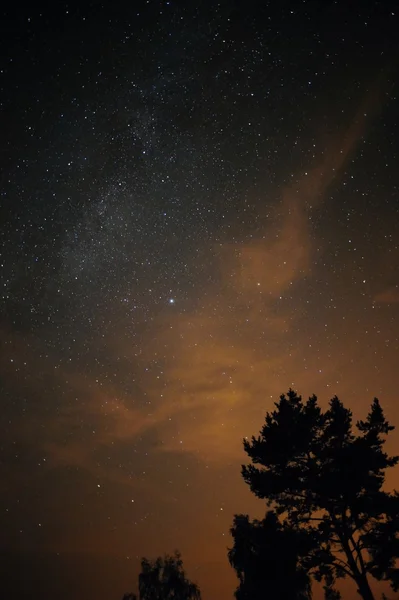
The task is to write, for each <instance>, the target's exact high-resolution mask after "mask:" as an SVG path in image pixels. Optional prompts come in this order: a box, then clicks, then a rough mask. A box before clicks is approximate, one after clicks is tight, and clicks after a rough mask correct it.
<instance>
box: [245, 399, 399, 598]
mask: <svg viewBox="0 0 399 600" xmlns="http://www.w3.org/2000/svg"><path fill="white" fill-rule="evenodd" d="M275 407H276V410H274V411H273V412H271V413H267V415H266V422H265V424H264V426H263V427H262V429H261V432H260V436H259V437H257V438H255V437H252V439H251V441H248V440H244V448H245V451H246V452H247V454H248V456H249V457H250V458H251V459H252V463H253V464H250V465H248V466H243V467H242V475H243V477H244V480H245V481H246V483H248V484H249V485H250V487H251V490H252V492H253V493H254V494H255V495H256V496H257V497H259V498H263V499H265V500H266V501H267V505H268V506H271V505H273V507H274V509H275V511H276V514H277V515H278V516H279V518H280V519H281V521H282V522H283V523H284V524H285V526H286V527H288V528H291V529H292V530H293V531H296V532H298V533H299V532H302V533H303V534H305V535H306V536H307V538H308V541H309V540H310V541H309V544H310V546H309V551H308V552H307V553H305V554H303V555H302V556H300V557H299V564H300V567H301V568H303V569H305V570H306V571H307V572H309V573H311V575H312V576H313V577H314V578H315V579H316V580H318V581H323V582H324V584H325V590H326V597H328V598H336V596H337V592H336V591H335V589H334V587H333V586H334V583H335V581H336V579H337V578H340V577H350V578H352V579H353V580H354V581H355V583H356V585H357V589H358V593H359V594H360V595H361V596H362V598H363V599H364V600H374V596H373V593H372V590H371V588H370V585H369V577H368V576H370V575H371V576H372V577H374V578H376V579H378V580H385V581H388V582H389V583H390V585H391V587H392V588H393V589H394V590H395V591H397V590H398V589H399V569H398V568H397V567H396V559H397V558H398V557H399V540H398V531H399V494H398V493H397V492H396V491H395V492H392V493H387V492H385V491H383V490H382V486H383V483H384V480H385V471H386V469H387V468H388V467H393V466H395V465H396V464H397V462H398V460H399V458H398V457H396V456H394V457H390V456H388V455H387V454H386V453H385V452H384V450H383V448H384V444H385V440H386V435H387V434H388V433H389V432H390V431H392V430H393V429H394V428H393V427H392V426H391V425H389V423H388V422H387V421H386V419H385V417H384V413H383V411H382V408H381V406H380V404H379V401H378V400H377V399H374V402H373V404H372V405H371V409H370V412H369V414H368V415H367V418H366V420H365V421H359V422H358V423H357V424H356V429H357V432H356V433H354V432H353V426H352V413H351V411H350V410H349V409H347V408H345V407H344V405H343V404H342V402H341V401H340V400H339V399H338V398H337V397H334V398H333V399H332V400H331V401H330V403H329V408H328V409H327V410H326V411H325V412H323V411H322V410H321V408H320V407H319V406H318V402H317V398H316V396H312V397H311V398H309V399H308V401H307V402H303V401H302V398H301V396H298V395H297V393H296V392H295V391H293V390H291V389H290V390H289V392H288V394H287V395H282V396H281V397H280V401H279V402H278V403H276V404H275ZM310 542H311V543H310Z"/></svg>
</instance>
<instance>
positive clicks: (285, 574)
mask: <svg viewBox="0 0 399 600" xmlns="http://www.w3.org/2000/svg"><path fill="white" fill-rule="evenodd" d="M231 535H232V536H233V539H234V546H233V548H231V549H230V550H229V554H228V556H229V561H230V564H231V565H232V566H233V567H234V569H235V571H236V573H237V576H238V578H239V580H240V584H239V586H238V588H237V590H236V592H235V596H236V598H237V600H247V599H248V600H249V599H251V600H258V599H259V600H260V599H263V598H264V597H265V591H267V595H268V596H270V598H279V599H280V600H294V599H296V600H308V599H309V598H311V584H310V578H309V575H308V573H307V572H306V570H305V569H304V568H303V566H301V565H299V563H298V556H299V555H300V554H303V553H306V552H308V551H309V549H310V548H309V540H308V539H307V536H306V535H303V534H301V532H299V534H298V533H297V532H296V531H294V530H292V529H289V528H288V527H286V526H285V525H283V524H282V523H280V521H279V519H278V517H277V515H276V513H275V512H273V511H269V512H267V513H266V517H265V518H264V519H263V520H262V521H257V520H255V521H252V522H251V521H250V520H249V518H248V516H247V515H236V517H235V519H234V524H233V527H232V529H231Z"/></svg>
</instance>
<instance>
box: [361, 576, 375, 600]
mask: <svg viewBox="0 0 399 600" xmlns="http://www.w3.org/2000/svg"><path fill="white" fill-rule="evenodd" d="M357 585H358V586H359V587H358V590H357V592H358V594H360V596H361V597H362V598H363V600H375V599H374V594H373V592H372V591H371V587H370V585H369V582H368V579H367V576H366V575H365V574H362V575H361V576H360V578H359V579H358V580H357Z"/></svg>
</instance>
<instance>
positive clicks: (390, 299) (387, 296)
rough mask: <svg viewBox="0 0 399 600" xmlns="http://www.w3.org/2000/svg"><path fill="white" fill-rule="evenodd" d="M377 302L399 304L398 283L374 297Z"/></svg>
mask: <svg viewBox="0 0 399 600" xmlns="http://www.w3.org/2000/svg"><path fill="white" fill-rule="evenodd" d="M374 302H376V303H377V304H397V303H398V302H399V287H398V286H397V285H395V286H392V287H389V288H386V289H385V290H382V291H381V292H379V293H378V294H376V296H375V297H374Z"/></svg>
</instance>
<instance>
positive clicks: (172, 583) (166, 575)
mask: <svg viewBox="0 0 399 600" xmlns="http://www.w3.org/2000/svg"><path fill="white" fill-rule="evenodd" d="M139 598H140V600H201V593H200V590H199V587H198V586H197V585H196V584H195V583H192V582H191V581H190V580H189V579H187V577H186V574H185V571H184V569H183V561H182V558H181V555H180V553H179V552H177V551H176V552H175V553H174V554H173V555H172V556H169V555H168V554H166V555H165V556H163V557H161V556H160V557H158V558H157V559H155V560H148V559H147V558H142V559H141V572H140V574H139ZM123 600H136V596H135V595H134V594H125V596H124V597H123Z"/></svg>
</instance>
